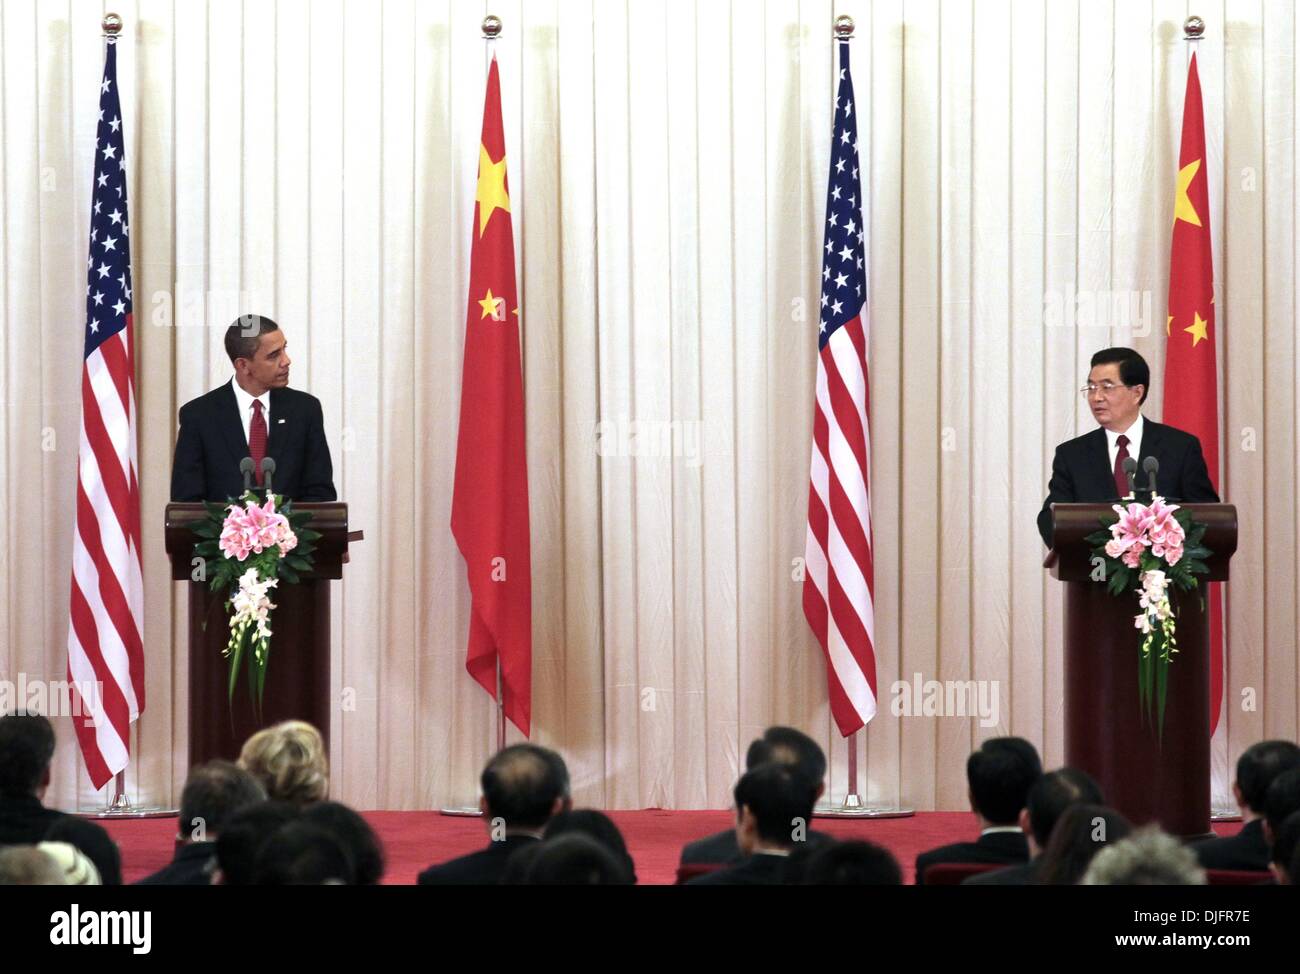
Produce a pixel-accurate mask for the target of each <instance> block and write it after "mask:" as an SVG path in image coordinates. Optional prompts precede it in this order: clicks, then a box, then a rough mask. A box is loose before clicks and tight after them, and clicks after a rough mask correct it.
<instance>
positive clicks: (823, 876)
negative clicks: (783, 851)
mask: <svg viewBox="0 0 1300 974" xmlns="http://www.w3.org/2000/svg"><path fill="white" fill-rule="evenodd" d="M800 882H801V883H802V884H803V885H804V886H902V885H903V871H902V869H900V868H899V866H898V860H897V859H895V858H894V856H893V853H891V852H890V851H889V850H888V849H885V848H883V847H881V846H878V845H876V844H875V843H873V842H862V841H849V842H827V843H825V844H824V845H823V846H822V848H820V849H818V850H817V852H815V853H814V854H813V855H812V856H810V857H809V860H808V863H807V865H806V866H805V868H804V870H803V875H802V876H801V877H800Z"/></svg>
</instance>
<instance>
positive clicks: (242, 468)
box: [239, 457, 254, 490]
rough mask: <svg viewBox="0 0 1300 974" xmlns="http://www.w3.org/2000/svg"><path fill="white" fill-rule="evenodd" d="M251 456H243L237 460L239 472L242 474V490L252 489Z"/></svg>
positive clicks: (252, 468)
mask: <svg viewBox="0 0 1300 974" xmlns="http://www.w3.org/2000/svg"><path fill="white" fill-rule="evenodd" d="M253 470H254V467H253V458H252V457H244V459H242V460H240V461H239V472H240V473H242V474H243V475H244V490H252V489H253Z"/></svg>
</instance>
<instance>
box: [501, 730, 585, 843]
mask: <svg viewBox="0 0 1300 974" xmlns="http://www.w3.org/2000/svg"><path fill="white" fill-rule="evenodd" d="M479 784H480V786H481V787H482V789H483V801H482V808H483V814H484V817H485V818H486V819H487V824H488V828H489V829H492V828H494V823H495V822H497V821H498V820H499V821H500V822H504V823H505V827H506V828H507V829H520V830H525V831H541V830H542V829H543V828H545V827H546V823H547V822H549V821H550V820H551V818H552V817H553V816H555V815H558V814H559V813H560V812H563V811H568V809H569V808H570V807H571V804H572V803H571V801H570V798H569V770H568V768H566V767H565V765H564V759H563V758H561V757H560V756H559V755H558V754H556V753H555V752H554V751H552V750H549V749H547V748H544V747H539V746H537V745H536V744H513V745H511V746H510V747H507V748H504V749H503V750H501V751H498V752H497V753H496V754H495V755H493V757H492V759H491V760H490V761H488V763H487V767H486V768H484V769H483V775H482V777H481V778H480V779H479Z"/></svg>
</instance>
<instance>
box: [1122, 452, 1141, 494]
mask: <svg viewBox="0 0 1300 974" xmlns="http://www.w3.org/2000/svg"><path fill="white" fill-rule="evenodd" d="M1137 472H1138V462H1137V460H1135V459H1134V458H1133V457H1125V458H1124V476H1125V477H1127V478H1128V492H1129V493H1130V494H1133V495H1134V496H1135V497H1136V496H1137V491H1136V489H1135V488H1134V486H1133V480H1134V478H1135V477H1137Z"/></svg>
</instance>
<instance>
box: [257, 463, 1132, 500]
mask: <svg viewBox="0 0 1300 974" xmlns="http://www.w3.org/2000/svg"><path fill="white" fill-rule="evenodd" d="M1148 459H1150V458H1149V457H1148ZM1134 468H1135V469H1136V464H1134ZM256 469H257V466H256V464H254V463H253V458H252V457H244V459H242V460H240V461H239V472H240V473H242V474H243V475H244V490H252V489H253V473H254V471H255V470H256ZM274 477H275V460H273V459H272V458H271V457H262V483H263V485H264V486H265V487H266V492H267V493H268V494H269V493H271V480H272V479H273V478H274ZM1128 482H1129V487H1130V488H1131V487H1132V486H1133V477H1132V476H1130V477H1129V479H1128Z"/></svg>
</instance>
